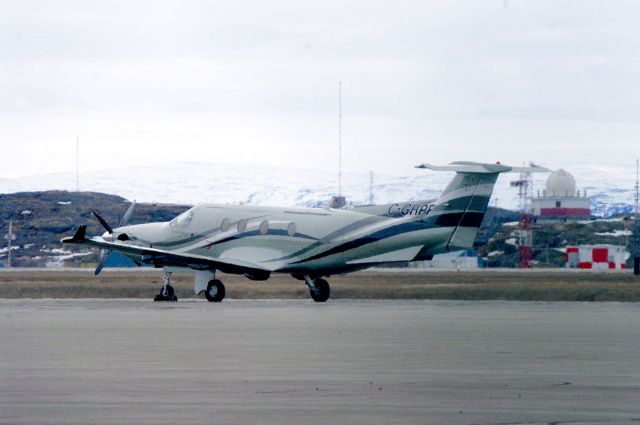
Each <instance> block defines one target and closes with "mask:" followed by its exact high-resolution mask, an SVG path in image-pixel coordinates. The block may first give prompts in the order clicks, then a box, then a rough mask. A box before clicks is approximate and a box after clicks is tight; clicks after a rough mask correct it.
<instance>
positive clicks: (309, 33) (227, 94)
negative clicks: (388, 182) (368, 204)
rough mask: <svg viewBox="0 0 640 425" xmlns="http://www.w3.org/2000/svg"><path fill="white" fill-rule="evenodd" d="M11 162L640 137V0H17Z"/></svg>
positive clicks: (633, 143)
mask: <svg viewBox="0 0 640 425" xmlns="http://www.w3.org/2000/svg"><path fill="white" fill-rule="evenodd" d="M0 4H1V5H2V8H1V10H2V13H1V15H0V137H1V143H2V145H1V146H2V148H3V149H2V154H1V155H0V158H2V159H1V160H0V166H1V171H0V177H12V176H18V175H25V174H35V173H43V172H50V171H64V170H73V169H74V168H75V137H76V134H79V135H80V141H81V168H82V169H84V170H88V169H99V168H115V167H123V166H134V165H148V164H158V163H170V162H176V161H194V160H197V161H209V162H226V163H247V164H250V163H264V164H272V165H273V164H277V165H282V166H288V167H296V168H301V167H302V168H315V169H325V170H328V171H330V172H332V173H333V172H334V171H335V169H336V167H337V148H336V147H337V135H338V120H337V112H338V100H337V97H338V96H337V82H338V81H339V80H342V84H343V91H342V92H343V93H342V94H343V144H344V150H343V157H344V164H345V167H347V168H349V169H350V170H352V171H366V170H376V171H379V172H387V173H388V172H392V173H396V174H403V173H404V171H405V170H407V169H409V168H410V167H412V166H413V165H414V164H416V163H419V162H426V161H429V162H436V163H446V162H450V161H454V160H460V159H464V160H480V161H490V162H493V161H496V160H500V161H502V162H505V163H508V162H511V163H517V164H520V163H522V162H523V161H537V162H541V163H547V164H550V165H556V166H557V165H562V164H564V163H579V162H586V163H620V162H630V161H633V158H635V157H636V156H637V155H638V154H639V153H640V148H639V146H640V143H639V142H640V119H639V118H640V117H639V115H640V25H638V17H639V16H640V2H638V1H603V0H599V1H588V0H576V1H568V0H565V1H563V0H553V1H542V0H509V1H505V0H469V1H451V0H446V1H424V0H423V1H394V2H390V1H372V0H367V1H345V0H338V1H333V0H323V1H317V2H308V1H300V0H296V1H273V0H270V1H233V2H229V1H224V2H223V1H185V0H181V1H174V2H167V1H145V2H135V1H130V0H127V1H121V2H118V1H103V0H101V1H93V0H84V1H73V2H65V1H31V0H21V1H10V0H1V1H0Z"/></svg>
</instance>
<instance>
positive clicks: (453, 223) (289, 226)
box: [62, 162, 549, 302]
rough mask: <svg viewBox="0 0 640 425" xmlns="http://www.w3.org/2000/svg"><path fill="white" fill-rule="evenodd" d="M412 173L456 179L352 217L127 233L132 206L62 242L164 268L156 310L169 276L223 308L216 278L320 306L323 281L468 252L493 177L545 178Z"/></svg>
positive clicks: (207, 223)
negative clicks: (238, 279)
mask: <svg viewBox="0 0 640 425" xmlns="http://www.w3.org/2000/svg"><path fill="white" fill-rule="evenodd" d="M417 168H426V169H430V170H436V171H455V172H456V174H455V176H454V178H453V180H452V181H451V182H450V183H449V185H448V186H447V187H446V189H445V190H444V192H442V194H441V195H440V197H439V198H438V199H436V200H435V201H424V202H400V203H396V204H389V205H377V206H368V207H360V208H354V209H319V208H275V207H260V206H246V205H218V204H202V205H198V206H195V207H193V208H191V209H190V210H188V211H186V212H184V213H182V214H180V215H179V216H178V217H176V218H174V219H173V220H171V221H170V222H165V223H146V224H138V225H130V226H127V225H124V224H126V222H127V220H128V218H129V216H130V215H131V211H132V210H133V204H132V206H131V208H130V209H129V211H127V214H125V216H124V218H123V220H122V222H121V223H120V225H119V226H118V227H117V228H115V229H112V228H111V227H110V226H109V225H108V224H107V223H106V222H105V221H104V219H102V217H100V216H99V215H98V214H97V213H95V212H94V214H95V216H96V218H97V219H98V221H100V223H101V224H102V226H103V227H104V228H105V229H106V232H105V233H104V234H103V235H102V236H95V237H92V238H87V237H86V230H87V227H86V225H82V226H80V227H79V228H78V230H77V231H76V233H75V234H74V235H73V236H72V237H67V238H64V239H62V242H63V243H72V244H85V245H91V246H95V247H98V248H101V249H103V250H107V251H117V252H120V253H122V254H124V255H126V256H127V257H129V258H131V259H132V260H133V261H134V262H135V263H136V264H137V265H143V264H147V265H153V266H154V267H158V268H160V267H162V268H164V271H165V278H164V284H163V286H162V289H161V291H160V294H158V295H157V296H156V300H159V301H164V300H176V299H177V298H176V297H175V295H174V291H173V287H172V286H171V283H170V277H171V273H172V272H173V271H178V270H189V271H193V272H194V273H195V275H196V278H195V285H194V292H195V293H196V294H201V293H203V292H204V295H205V297H206V299H207V300H209V301H212V302H219V301H222V299H223V298H224V296H225V287H224V285H223V284H222V282H221V281H220V280H218V279H216V278H215V276H216V271H218V270H219V271H221V272H223V273H233V274H243V275H244V276H246V277H247V278H249V279H252V280H267V279H268V278H269V276H270V275H271V274H272V273H287V274H290V275H291V276H293V277H294V278H296V279H299V280H302V281H304V282H305V283H306V284H307V286H308V287H309V292H310V294H311V298H313V300H314V301H317V302H324V301H326V300H327V299H329V294H330V288H329V284H328V283H327V281H326V280H325V279H323V278H324V277H328V276H331V275H335V274H342V273H348V272H353V271H356V270H361V269H365V268H367V267H371V266H376V265H381V264H389V263H397V262H407V261H419V260H430V259H431V258H433V256H434V255H435V254H440V253H445V252H449V251H455V250H463V249H468V248H471V247H472V246H473V243H474V241H475V238H476V234H477V233H478V229H479V228H480V223H481V222H482V219H483V217H484V214H485V212H486V210H487V205H488V204H489V198H490V197H491V192H492V191H493V187H494V185H495V183H496V180H497V178H498V175H499V174H500V173H505V172H546V171H549V170H547V169H546V168H543V167H539V166H536V165H533V164H532V165H531V166H530V167H509V166H505V165H501V164H499V163H498V164H481V163H475V162H453V163H451V164H450V165H447V166H433V165H429V164H422V165H419V166H417ZM102 266H103V264H102V262H101V263H100V264H99V265H98V268H97V269H96V274H98V273H99V272H100V270H101V269H102Z"/></svg>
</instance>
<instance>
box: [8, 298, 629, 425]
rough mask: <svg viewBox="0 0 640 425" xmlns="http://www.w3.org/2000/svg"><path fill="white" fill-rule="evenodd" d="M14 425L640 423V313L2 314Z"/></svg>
mask: <svg viewBox="0 0 640 425" xmlns="http://www.w3.org/2000/svg"><path fill="white" fill-rule="evenodd" d="M0 338H1V339H0V423H2V424H17V423H19V424H73V423H86V424H121V423H136V424H152V423H153V424H176V423H202V424H345V423H348V424H432V423H433V424H536V423H540V424H551V423H554V424H569V423H570V424H573V423H588V424H594V423H616V424H625V423H629V424H631V423H638V421H640V305H638V304H634V303H577V302H574V303H543V302H513V301H509V302H505V301H486V302H485V301H472V302H468V301H349V300H330V301H329V302H327V303H326V304H317V303H313V302H312V301H308V300H304V301H302V300H273V301H244V300H243V301H240V300H225V301H224V302H223V303H221V304H211V303H207V302H206V301H201V300H186V301H179V302H177V303H153V302H152V301H150V300H149V301H147V300H133V299H109V300H97V299H93V300H87V299H73V300H71V299H68V300H53V299H38V300H33V299H15V300H7V299H0Z"/></svg>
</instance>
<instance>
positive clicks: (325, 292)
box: [309, 279, 331, 303]
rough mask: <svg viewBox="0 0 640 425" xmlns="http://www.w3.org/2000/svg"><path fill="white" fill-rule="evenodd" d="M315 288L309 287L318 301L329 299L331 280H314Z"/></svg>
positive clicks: (314, 298) (312, 295) (312, 296)
mask: <svg viewBox="0 0 640 425" xmlns="http://www.w3.org/2000/svg"><path fill="white" fill-rule="evenodd" d="M313 285H314V286H315V289H309V293H310V294H311V298H313V300H314V301H315V302H317V303H323V302H325V301H327V300H328V299H329V295H331V287H330V286H329V282H327V281H326V280H324V279H316V280H315V281H314V282H313Z"/></svg>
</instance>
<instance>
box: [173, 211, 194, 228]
mask: <svg viewBox="0 0 640 425" xmlns="http://www.w3.org/2000/svg"><path fill="white" fill-rule="evenodd" d="M192 219H193V211H191V210H188V211H185V212H183V213H182V214H180V215H179V216H177V217H176V218H174V219H173V220H171V222H170V223H169V226H171V227H186V226H188V225H189V223H191V220H192Z"/></svg>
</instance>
